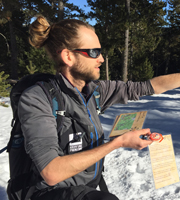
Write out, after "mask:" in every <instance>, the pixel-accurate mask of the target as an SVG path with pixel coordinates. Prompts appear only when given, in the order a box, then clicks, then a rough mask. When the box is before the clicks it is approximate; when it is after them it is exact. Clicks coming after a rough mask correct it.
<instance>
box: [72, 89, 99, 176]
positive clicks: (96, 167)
mask: <svg viewBox="0 0 180 200" xmlns="http://www.w3.org/2000/svg"><path fill="white" fill-rule="evenodd" d="M97 88H98V86H97V87H96V88H95V90H94V92H95V91H96V89H97ZM76 90H77V92H78V93H79V95H80V97H81V99H82V101H83V104H84V106H85V107H86V109H87V112H88V115H89V119H90V121H91V123H92V124H93V126H94V129H95V134H96V142H97V146H99V143H98V139H99V135H98V132H97V129H96V126H95V124H94V122H93V121H92V118H91V113H90V111H89V109H88V102H89V100H90V99H91V97H92V96H93V94H94V92H93V94H92V95H91V96H90V98H89V100H88V102H87V104H86V103H85V101H84V97H83V96H82V94H81V93H80V92H79V90H78V89H77V88H76ZM92 135H93V133H92ZM92 145H93V140H92V141H91V147H92ZM98 165H99V161H98V162H96V164H95V173H94V177H93V179H94V178H95V177H96V175H97V173H98V171H99V170H98Z"/></svg>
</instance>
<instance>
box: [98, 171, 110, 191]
mask: <svg viewBox="0 0 180 200" xmlns="http://www.w3.org/2000/svg"><path fill="white" fill-rule="evenodd" d="M99 188H100V190H101V191H103V192H109V190H108V187H107V185H106V182H105V180H104V177H103V175H102V174H101V179H100V181H99Z"/></svg>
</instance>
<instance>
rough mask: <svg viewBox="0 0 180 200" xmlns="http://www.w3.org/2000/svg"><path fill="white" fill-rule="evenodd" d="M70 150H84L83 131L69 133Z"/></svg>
mask: <svg viewBox="0 0 180 200" xmlns="http://www.w3.org/2000/svg"><path fill="white" fill-rule="evenodd" d="M69 150H70V152H76V151H80V150H82V133H81V132H79V133H72V134H70V135H69Z"/></svg>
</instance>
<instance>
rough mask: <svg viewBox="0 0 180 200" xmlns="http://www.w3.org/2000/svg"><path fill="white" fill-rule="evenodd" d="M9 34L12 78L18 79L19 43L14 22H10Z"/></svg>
mask: <svg viewBox="0 0 180 200" xmlns="http://www.w3.org/2000/svg"><path fill="white" fill-rule="evenodd" d="M9 32H10V41H11V78H12V79H18V66H17V55H18V52H17V43H16V36H15V33H14V29H13V21H12V20H10V21H9Z"/></svg>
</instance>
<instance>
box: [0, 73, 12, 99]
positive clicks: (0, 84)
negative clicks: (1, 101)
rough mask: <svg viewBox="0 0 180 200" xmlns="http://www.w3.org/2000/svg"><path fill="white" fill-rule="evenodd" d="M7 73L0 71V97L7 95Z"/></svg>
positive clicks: (8, 85)
mask: <svg viewBox="0 0 180 200" xmlns="http://www.w3.org/2000/svg"><path fill="white" fill-rule="evenodd" d="M8 77H9V75H7V74H4V71H2V72H0V97H8V96H9V91H10V89H9V87H10V84H8V83H7V82H6V80H7V78H8Z"/></svg>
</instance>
